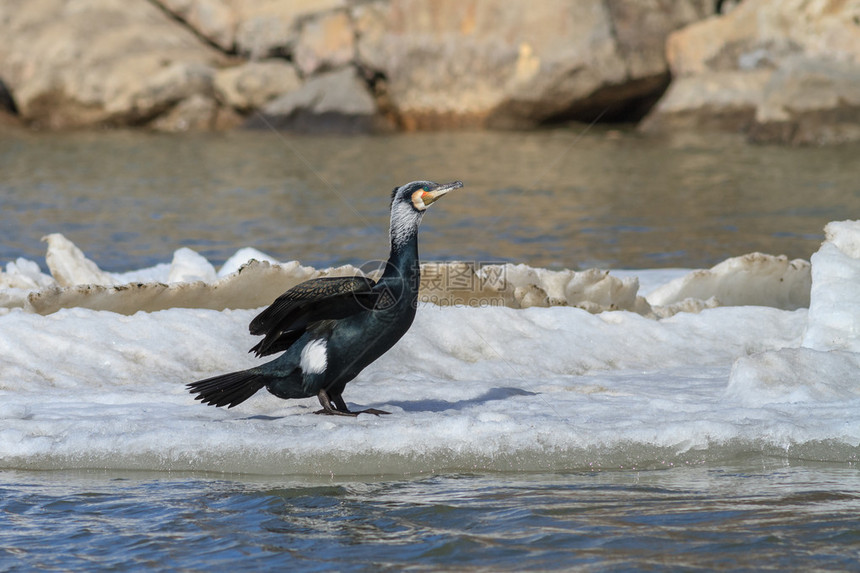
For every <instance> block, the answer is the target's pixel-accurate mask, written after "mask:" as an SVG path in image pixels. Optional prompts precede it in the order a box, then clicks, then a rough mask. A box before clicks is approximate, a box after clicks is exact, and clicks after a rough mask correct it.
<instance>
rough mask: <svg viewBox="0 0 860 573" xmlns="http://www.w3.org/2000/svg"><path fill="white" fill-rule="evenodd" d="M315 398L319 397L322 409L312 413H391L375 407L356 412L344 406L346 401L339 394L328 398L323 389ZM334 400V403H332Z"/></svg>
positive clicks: (329, 414)
mask: <svg viewBox="0 0 860 573" xmlns="http://www.w3.org/2000/svg"><path fill="white" fill-rule="evenodd" d="M317 398H319V401H320V405H321V406H322V410H317V411H316V412H314V414H321V415H325V416H352V417H355V416H358V415H359V414H373V415H374V416H379V415H381V414H391V412H386V411H385V410H377V409H376V408H367V409H366V410H359V411H357V412H353V411H351V410H350V409H349V408H347V407H346V402H344V401H343V398H342V397H341V396H340V395H337V396H332V397H331V399H329V396H328V393H327V392H326V391H325V390H320V391H319V394H317ZM332 402H334V405H332Z"/></svg>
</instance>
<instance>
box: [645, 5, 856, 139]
mask: <svg viewBox="0 0 860 573" xmlns="http://www.w3.org/2000/svg"><path fill="white" fill-rule="evenodd" d="M666 50H667V58H668V61H669V64H670V67H671V70H672V73H673V75H674V76H675V80H674V82H673V86H672V87H671V88H670V89H669V91H668V92H667V93H666V94H665V96H664V97H663V99H662V100H661V101H660V102H659V104H658V105H657V106H656V107H655V109H654V110H653V111H652V112H651V114H650V115H649V117H648V118H646V121H644V122H643V124H642V126H643V129H646V130H652V131H653V130H659V129H666V128H673V127H678V126H685V127H690V128H699V127H709V128H717V129H724V130H731V131H734V130H736V129H738V128H739V127H740V128H741V129H743V131H746V132H747V133H749V135H750V138H751V139H753V140H755V141H769V142H786V143H827V142H838V141H846V140H856V139H860V115H858V111H857V108H858V101H857V100H858V96H857V94H858V84H857V78H858V75H860V4H858V3H857V2H845V1H843V0H822V1H819V2H805V1H803V0H745V1H744V2H741V3H740V4H738V5H737V6H736V7H734V8H733V9H732V10H731V11H730V12H729V13H728V14H727V15H724V16H718V17H713V18H709V19H707V20H704V21H702V22H698V23H695V24H692V25H690V26H688V27H686V28H684V29H682V30H679V31H677V32H675V33H673V34H671V35H670V36H669V39H668V41H667V48H666Z"/></svg>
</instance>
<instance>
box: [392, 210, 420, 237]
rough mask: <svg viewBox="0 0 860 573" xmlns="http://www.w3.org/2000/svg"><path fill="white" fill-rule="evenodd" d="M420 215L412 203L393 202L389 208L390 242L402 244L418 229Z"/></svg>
mask: <svg viewBox="0 0 860 573" xmlns="http://www.w3.org/2000/svg"><path fill="white" fill-rule="evenodd" d="M421 215H422V213H419V212H417V211H416V210H415V209H414V208H413V207H412V205H409V204H407V203H395V204H394V205H393V207H392V209H391V242H392V243H394V244H395V245H402V244H403V243H405V242H406V241H407V240H409V237H411V236H412V235H414V234H415V232H416V231H417V230H418V224H419V223H421Z"/></svg>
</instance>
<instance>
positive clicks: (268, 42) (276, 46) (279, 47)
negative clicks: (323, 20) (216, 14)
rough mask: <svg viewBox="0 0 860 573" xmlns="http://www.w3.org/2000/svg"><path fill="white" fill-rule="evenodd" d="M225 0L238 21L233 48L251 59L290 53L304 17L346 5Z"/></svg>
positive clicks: (339, 0) (314, 0)
mask: <svg viewBox="0 0 860 573" xmlns="http://www.w3.org/2000/svg"><path fill="white" fill-rule="evenodd" d="M226 1H227V2H228V3H229V4H230V5H231V6H232V7H233V10H234V12H235V14H236V18H237V21H238V25H237V29H236V49H237V51H238V52H239V53H240V54H242V55H245V56H248V57H250V58H251V59H260V58H266V57H270V56H281V55H285V54H289V53H290V52H292V49H293V46H294V44H295V42H296V40H297V38H298V32H299V23H300V22H301V20H302V19H303V18H306V17H308V16H311V15H314V14H321V13H323V12H327V11H330V10H333V9H336V8H342V7H344V5H345V0H226Z"/></svg>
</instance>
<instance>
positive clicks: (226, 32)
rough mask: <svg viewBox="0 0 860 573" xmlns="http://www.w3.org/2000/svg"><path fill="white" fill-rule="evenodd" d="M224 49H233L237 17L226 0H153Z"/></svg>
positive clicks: (228, 50)
mask: <svg viewBox="0 0 860 573" xmlns="http://www.w3.org/2000/svg"><path fill="white" fill-rule="evenodd" d="M154 1H155V2H156V3H158V4H160V5H161V6H162V7H164V9H165V10H168V11H169V12H171V13H173V14H175V15H176V16H177V17H178V18H180V19H182V20H183V21H184V22H185V23H186V24H188V26H190V27H191V28H192V29H193V30H194V31H195V32H197V33H198V34H200V35H201V36H202V37H204V38H206V39H207V40H209V41H210V42H212V43H213V44H215V45H216V46H218V47H219V48H221V49H222V50H224V51H227V52H230V51H232V50H233V48H234V45H235V41H236V24H237V17H236V12H235V10H234V9H233V7H232V6H231V5H230V4H229V1H228V0H154Z"/></svg>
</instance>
